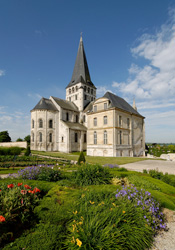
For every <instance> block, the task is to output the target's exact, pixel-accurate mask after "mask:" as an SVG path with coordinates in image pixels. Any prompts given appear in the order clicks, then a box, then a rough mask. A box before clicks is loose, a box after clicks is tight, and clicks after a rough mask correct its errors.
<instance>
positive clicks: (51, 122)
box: [49, 120, 53, 128]
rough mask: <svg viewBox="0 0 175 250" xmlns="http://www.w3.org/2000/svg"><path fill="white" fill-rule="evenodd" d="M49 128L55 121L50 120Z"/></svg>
mask: <svg viewBox="0 0 175 250" xmlns="http://www.w3.org/2000/svg"><path fill="white" fill-rule="evenodd" d="M49 128H53V121H52V120H49Z"/></svg>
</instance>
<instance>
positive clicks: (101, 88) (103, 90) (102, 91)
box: [97, 86, 113, 97]
mask: <svg viewBox="0 0 175 250" xmlns="http://www.w3.org/2000/svg"><path fill="white" fill-rule="evenodd" d="M108 91H109V92H111V93H113V91H112V90H110V89H108V87H106V86H99V87H98V86H97V97H101V96H103V95H104V94H105V93H106V92H108Z"/></svg>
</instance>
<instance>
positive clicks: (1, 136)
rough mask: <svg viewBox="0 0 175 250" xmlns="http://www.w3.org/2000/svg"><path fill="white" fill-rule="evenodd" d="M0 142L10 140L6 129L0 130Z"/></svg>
mask: <svg viewBox="0 0 175 250" xmlns="http://www.w3.org/2000/svg"><path fill="white" fill-rule="evenodd" d="M0 142H11V137H10V136H9V133H8V131H2V132H0Z"/></svg>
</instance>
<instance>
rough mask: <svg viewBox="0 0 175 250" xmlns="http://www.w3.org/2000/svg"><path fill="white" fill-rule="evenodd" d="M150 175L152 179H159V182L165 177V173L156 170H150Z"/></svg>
mask: <svg viewBox="0 0 175 250" xmlns="http://www.w3.org/2000/svg"><path fill="white" fill-rule="evenodd" d="M149 175H150V176H151V177H152V178H155V179H159V180H161V179H162V177H163V173H162V172H159V171H158V170H154V169H151V170H149Z"/></svg>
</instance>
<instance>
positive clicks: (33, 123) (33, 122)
mask: <svg viewBox="0 0 175 250" xmlns="http://www.w3.org/2000/svg"><path fill="white" fill-rule="evenodd" d="M34 127H35V121H34V120H32V128H34Z"/></svg>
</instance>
